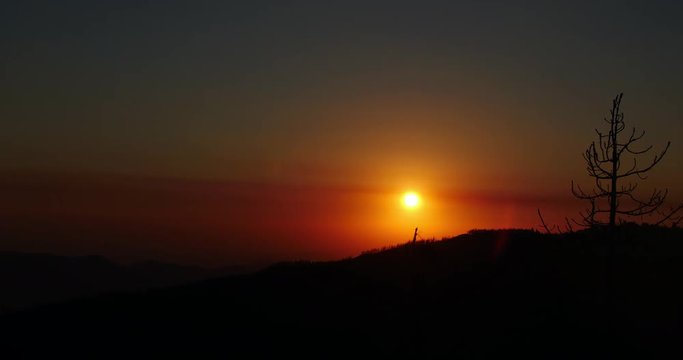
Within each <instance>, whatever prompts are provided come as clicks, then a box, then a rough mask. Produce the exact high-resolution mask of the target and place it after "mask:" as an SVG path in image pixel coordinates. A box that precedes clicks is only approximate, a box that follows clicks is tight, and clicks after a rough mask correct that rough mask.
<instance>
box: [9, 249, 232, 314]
mask: <svg viewBox="0 0 683 360" xmlns="http://www.w3.org/2000/svg"><path fill="white" fill-rule="evenodd" d="M242 271H243V269H241V268H240V267H233V268H230V267H226V268H223V269H204V268H201V267H193V266H181V265H175V264H168V263H161V262H145V263H139V264H134V265H130V266H122V265H118V264H116V263H113V262H111V261H109V260H107V259H105V258H103V257H100V256H81V257H66V256H56V255H50V254H31V253H19V252H0V293H1V294H2V296H0V313H3V312H8V311H12V310H18V309H23V308H27V307H30V306H35V305H40V304H48V303H52V302H58V301H64V300H69V299H75V298H79V297H84V296H93V295H97V294H103V293H111V292H122V291H134V290H142V289H148V288H153V287H167V286H172V285H180V284H184V283H189V282H192V281H197V280H201V279H207V278H211V277H219V276H225V275H228V274H231V273H238V272H242Z"/></svg>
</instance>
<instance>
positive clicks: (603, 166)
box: [539, 93, 683, 229]
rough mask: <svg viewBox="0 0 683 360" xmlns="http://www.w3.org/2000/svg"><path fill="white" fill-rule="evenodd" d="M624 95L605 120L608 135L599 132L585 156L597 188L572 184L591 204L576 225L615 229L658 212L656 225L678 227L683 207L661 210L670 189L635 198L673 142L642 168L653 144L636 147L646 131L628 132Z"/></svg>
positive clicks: (619, 96)
mask: <svg viewBox="0 0 683 360" xmlns="http://www.w3.org/2000/svg"><path fill="white" fill-rule="evenodd" d="M623 95H624V94H623V93H621V94H619V95H617V96H616V97H615V98H614V100H612V109H611V110H610V117H609V118H605V119H604V121H605V122H606V123H607V124H608V126H609V129H608V130H607V132H606V133H605V132H602V131H600V130H598V129H595V132H596V134H597V136H598V139H597V141H594V142H592V143H591V144H590V145H589V146H588V149H586V151H585V152H584V154H583V158H584V160H585V161H586V170H587V171H588V175H589V176H590V177H592V178H593V180H594V182H595V186H594V188H593V189H592V190H591V191H589V192H587V191H584V190H583V189H582V188H581V186H579V185H576V184H575V183H574V181H572V194H573V195H574V196H575V197H577V198H579V199H581V200H586V201H588V203H589V206H588V207H587V208H586V209H585V210H583V211H581V212H580V217H581V219H579V220H578V221H576V220H573V222H574V223H576V224H578V225H580V226H585V227H592V226H596V225H597V226H599V225H607V226H609V227H610V228H612V227H614V225H615V224H616V222H617V220H619V221H624V219H626V218H629V217H637V216H644V215H650V214H655V213H657V214H659V215H661V218H660V219H659V220H658V221H656V222H655V223H656V224H662V223H664V222H666V221H671V222H672V224H673V225H677V224H678V223H679V222H680V221H681V216H678V215H677V213H678V211H679V210H681V208H682V207H683V205H682V206H678V207H676V208H671V209H669V210H668V211H661V207H662V205H663V204H664V201H665V199H666V196H667V194H668V189H663V190H660V189H654V190H653V191H652V193H651V194H650V195H649V197H644V198H642V197H637V196H636V195H635V190H636V189H637V188H638V183H637V182H635V181H636V180H644V179H646V178H647V173H648V172H649V171H650V170H652V168H654V167H655V165H657V164H659V162H660V161H661V160H662V159H663V158H664V155H665V154H666V152H667V150H668V149H669V146H670V145H671V142H670V141H669V142H667V143H666V146H665V147H664V149H663V150H662V151H661V152H659V153H657V154H656V155H655V156H654V158H653V159H652V160H651V161H649V162H648V163H647V164H646V165H644V166H643V165H641V164H640V163H639V158H640V156H642V155H645V154H646V153H648V152H649V151H650V150H652V145H650V146H647V147H641V148H640V149H638V148H636V146H637V145H638V144H637V143H638V141H640V140H641V139H642V138H643V136H645V131H640V132H639V131H636V128H635V127H634V128H632V130H631V131H630V132H629V131H626V132H625V133H624V130H625V129H626V124H625V122H624V114H623V113H622V112H621V110H620V106H621V99H622V97H623ZM627 134H628V135H627ZM629 160H632V161H629ZM539 214H540V212H539ZM544 226H545V225H544ZM569 227H570V228H571V226H570V225H569ZM546 229H547V227H546Z"/></svg>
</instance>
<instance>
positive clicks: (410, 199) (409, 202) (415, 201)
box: [403, 192, 420, 209]
mask: <svg viewBox="0 0 683 360" xmlns="http://www.w3.org/2000/svg"><path fill="white" fill-rule="evenodd" d="M419 204H420V197H419V196H418V195H417V194H416V193H414V192H408V193H405V194H404V195H403V205H405V206H406V207H407V208H411V209H412V208H415V207H417V205H419Z"/></svg>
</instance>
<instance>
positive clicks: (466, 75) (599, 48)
mask: <svg viewBox="0 0 683 360" xmlns="http://www.w3.org/2000/svg"><path fill="white" fill-rule="evenodd" d="M682 13H683V5H681V3H680V2H678V1H647V2H644V1H590V2H579V1H554V2H547V1H518V2H513V1H370V0H366V1H350V0H346V1H175V0H172V1H137V0H136V1H127V0H120V1H3V2H2V4H0V41H1V43H2V48H3V51H2V54H1V55H0V124H1V125H0V195H1V196H2V198H0V231H2V233H0V250H3V249H4V250H7V249H11V250H26V251H28V250H30V251H49V252H57V253H65V254H81V253H99V254H103V255H107V256H111V257H115V258H117V259H124V260H130V259H148V258H158V259H163V260H171V261H179V262H188V263H204V264H222V263H234V262H249V261H270V260H274V259H293V258H311V259H323V258H325V259H326V258H337V257H342V256H350V255H354V254H356V253H358V252H359V251H362V250H365V249H370V248H376V247H381V246H388V245H392V244H395V243H399V242H403V241H405V240H407V239H409V238H410V236H411V235H412V228H413V227H414V226H420V227H421V229H423V234H424V236H426V237H432V236H433V237H436V238H439V237H441V236H448V235H455V234H458V233H461V232H463V231H467V230H468V229H470V228H477V227H479V228H481V227H512V226H514V227H536V226H537V225H538V221H537V218H536V213H535V210H536V208H538V207H541V208H544V209H548V211H549V217H550V218H552V219H556V218H558V217H559V216H562V215H565V214H568V215H571V214H572V213H570V211H574V210H575V208H574V207H572V206H574V205H571V204H570V202H569V200H570V199H569V198H568V195H569V183H570V181H571V179H577V180H582V181H583V180H587V177H586V175H585V172H584V165H583V162H582V159H581V153H582V152H583V151H584V149H585V148H586V146H587V145H588V144H589V143H590V141H592V140H593V135H594V132H593V128H595V127H598V126H601V123H600V120H601V119H602V117H603V116H605V115H606V114H607V112H608V110H609V107H610V102H611V99H612V98H613V97H614V96H615V95H616V94H617V93H618V92H624V93H625V96H624V100H623V105H622V109H623V111H624V113H625V115H626V118H625V120H626V122H627V125H629V126H631V125H633V126H636V127H638V128H641V129H645V130H646V131H647V136H646V138H645V142H647V143H648V144H650V143H651V144H654V145H655V147H658V146H663V145H664V143H665V141H666V140H671V141H672V147H671V149H670V151H669V153H668V155H667V158H666V159H665V160H664V162H662V163H661V164H660V165H659V166H658V168H657V169H656V171H655V172H654V173H653V175H652V178H651V179H650V180H648V183H647V185H648V186H654V185H658V186H665V187H669V188H670V192H671V195H670V196H671V198H672V200H674V201H677V200H678V201H680V199H683V193H681V191H683V189H681V188H680V186H679V184H682V183H683V171H681V167H680V165H681V160H683V139H681V136H680V134H682V133H683V105H682V104H683V102H682V101H681V99H683V69H682V68H681V64H683V46H681V39H683V22H681V21H680V14H682ZM406 190H415V191H418V192H420V193H421V194H423V198H424V202H423V206H422V207H421V208H420V209H417V210H416V211H413V212H407V211H406V210H405V209H403V208H401V206H400V201H399V199H400V194H401V193H402V192H404V191H406ZM575 205H578V206H580V205H581V204H580V203H576V204H575Z"/></svg>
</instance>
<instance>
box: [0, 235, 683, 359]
mask: <svg viewBox="0 0 683 360" xmlns="http://www.w3.org/2000/svg"><path fill="white" fill-rule="evenodd" d="M610 249H611V246H610V242H609V241H608V235H607V233H605V232H602V231H600V230H591V231H582V232H578V233H572V234H563V235H546V234H540V233H537V232H534V231H527V230H480V231H472V232H470V233H468V234H465V235H462V236H458V237H455V238H453V239H449V240H444V241H434V242H418V243H416V244H406V245H402V246H397V247H395V248H390V249H385V250H381V251H373V252H368V253H365V254H363V255H360V256H358V257H355V258H351V259H345V260H341V261H335V262H295V263H282V264H278V265H275V266H272V267H270V268H268V269H266V270H263V271H259V272H255V273H251V274H244V275H236V276H230V277H225V278H221V279H213V280H205V281H200V282H196V283H192V284H187V285H183V286H178V287H171V288H166V289H156V290H150V291H146V292H142V293H131V294H118V295H108V296H101V297H98V298H94V299H87V300H77V301H72V302H69V303H64V304H56V305H48V306H43V307H39V308H34V309H31V310H27V311H23V312H17V313H11V314H7V315H5V316H3V317H0V342H3V343H4V344H3V346H2V347H1V348H2V349H3V350H1V351H4V352H6V353H12V352H15V353H16V352H18V353H21V354H22V355H24V356H32V355H33V356H38V355H49V356H52V357H54V356H56V355H60V354H69V355H70V356H85V357H97V358H100V357H124V356H126V357H131V356H132V357H143V356H153V357H160V356H176V357H177V356H181V357H187V358H189V357H192V358H197V357H200V358H201V357H208V356H209V355H210V356H212V357H217V356H222V357H234V356H237V357H240V358H244V357H249V358H254V357H276V356H277V357H283V356H285V355H294V356H296V357H297V358H301V357H306V358H330V357H332V358H336V357H341V356H353V357H359V358H368V357H372V356H377V357H381V358H391V357H397V358H433V357H439V358H492V357H495V358H501V357H512V356H518V355H523V356H524V357H525V358H529V357H542V358H553V359H556V358H616V357H620V356H628V357H640V358H656V357H663V356H665V355H666V356H667V357H672V358H675V357H680V356H681V355H683V349H682V348H683V344H682V342H681V339H683V321H682V320H683V286H682V285H681V279H683V261H682V260H683V231H681V230H680V229H671V228H659V227H651V226H635V225H624V226H621V227H619V228H618V233H617V239H616V246H615V248H614V256H613V257H612V256H611V255H610V254H611V253H612V252H611V250H610ZM610 258H613V261H612V262H611V263H612V264H613V265H612V266H611V267H607V266H606V264H608V263H609V262H608V261H607V260H608V259H610ZM609 274H612V275H613V276H608V275H609ZM610 279H612V280H610ZM609 289H612V290H611V291H610V290H609Z"/></svg>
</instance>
